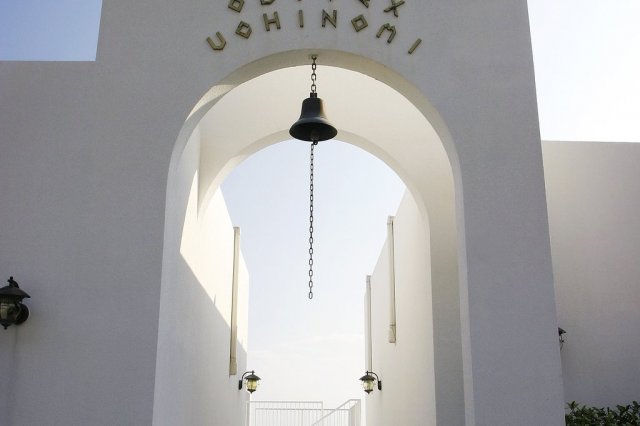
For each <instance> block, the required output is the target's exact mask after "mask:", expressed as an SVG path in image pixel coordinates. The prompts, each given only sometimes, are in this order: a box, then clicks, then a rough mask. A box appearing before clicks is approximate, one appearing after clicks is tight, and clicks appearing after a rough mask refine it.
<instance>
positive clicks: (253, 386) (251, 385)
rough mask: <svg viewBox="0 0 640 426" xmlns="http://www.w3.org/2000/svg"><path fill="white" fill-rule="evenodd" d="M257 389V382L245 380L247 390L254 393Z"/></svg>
mask: <svg viewBox="0 0 640 426" xmlns="http://www.w3.org/2000/svg"><path fill="white" fill-rule="evenodd" d="M256 389H258V380H252V379H247V390H248V391H255V390H256Z"/></svg>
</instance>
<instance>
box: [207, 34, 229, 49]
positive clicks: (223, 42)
mask: <svg viewBox="0 0 640 426" xmlns="http://www.w3.org/2000/svg"><path fill="white" fill-rule="evenodd" d="M216 37H218V40H220V43H216V42H214V41H213V39H212V38H211V37H207V43H209V46H211V48H212V49H213V50H224V47H225V46H226V45H227V40H225V39H224V37H222V34H220V32H217V33H216Z"/></svg>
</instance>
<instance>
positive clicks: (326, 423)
mask: <svg viewBox="0 0 640 426" xmlns="http://www.w3.org/2000/svg"><path fill="white" fill-rule="evenodd" d="M246 424H247V426H361V403H360V400H359V399H350V400H349V401H347V402H345V403H344V404H342V405H340V406H339V407H338V408H335V409H332V410H325V409H324V408H323V404H322V402H319V401H250V402H248V403H247V422H246Z"/></svg>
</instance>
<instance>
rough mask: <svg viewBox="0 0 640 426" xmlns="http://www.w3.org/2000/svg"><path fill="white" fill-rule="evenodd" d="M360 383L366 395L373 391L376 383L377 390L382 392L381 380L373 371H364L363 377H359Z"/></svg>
mask: <svg viewBox="0 0 640 426" xmlns="http://www.w3.org/2000/svg"><path fill="white" fill-rule="evenodd" d="M374 376H375V377H374ZM360 381H361V382H362V387H363V388H364V391H365V392H366V393H371V392H372V391H373V388H374V385H375V383H376V382H378V390H379V391H381V390H382V380H380V378H379V377H378V375H377V374H376V373H374V372H373V371H366V372H365V375H364V376H362V377H360Z"/></svg>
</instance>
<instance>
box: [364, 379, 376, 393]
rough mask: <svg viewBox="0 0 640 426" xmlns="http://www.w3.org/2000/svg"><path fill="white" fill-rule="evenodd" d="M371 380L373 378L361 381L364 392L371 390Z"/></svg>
mask: <svg viewBox="0 0 640 426" xmlns="http://www.w3.org/2000/svg"><path fill="white" fill-rule="evenodd" d="M373 382H374V381H373V380H363V381H362V387H363V388H364V390H365V392H371V391H372V390H373Z"/></svg>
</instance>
